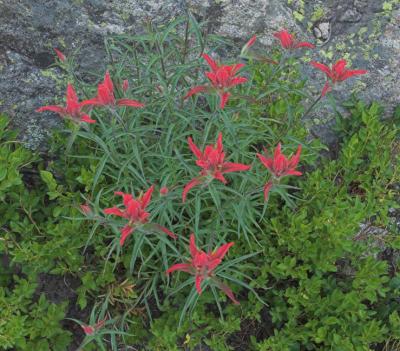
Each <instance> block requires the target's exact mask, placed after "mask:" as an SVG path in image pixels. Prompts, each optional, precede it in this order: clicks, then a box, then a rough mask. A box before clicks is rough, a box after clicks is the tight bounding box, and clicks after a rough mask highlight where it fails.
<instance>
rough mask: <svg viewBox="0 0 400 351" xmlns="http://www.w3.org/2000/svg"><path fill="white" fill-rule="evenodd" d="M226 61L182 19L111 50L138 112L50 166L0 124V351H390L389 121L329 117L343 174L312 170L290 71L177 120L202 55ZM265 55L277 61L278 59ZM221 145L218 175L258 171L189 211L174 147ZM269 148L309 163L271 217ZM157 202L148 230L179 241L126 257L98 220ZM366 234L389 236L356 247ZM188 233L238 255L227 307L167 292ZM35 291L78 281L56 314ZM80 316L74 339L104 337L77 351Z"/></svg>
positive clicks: (315, 144) (316, 156)
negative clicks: (126, 205)
mask: <svg viewBox="0 0 400 351" xmlns="http://www.w3.org/2000/svg"><path fill="white" fill-rule="evenodd" d="M181 29H182V30H181ZM227 46H229V43H226V42H224V41H223V40H222V39H220V38H218V37H214V36H205V35H204V33H203V31H202V27H201V26H199V25H198V24H197V23H196V22H195V21H194V19H192V18H190V19H189V20H187V19H179V20H177V21H176V22H174V23H172V24H170V25H168V26H166V27H164V28H161V29H157V28H154V27H152V26H151V25H149V27H148V28H147V34H146V35H142V36H136V37H132V36H127V35H122V36H119V37H114V38H111V39H110V40H109V42H108V46H107V48H108V53H109V56H110V58H111V61H112V63H111V64H110V66H109V69H110V71H111V74H112V77H113V78H114V83H115V85H116V87H117V89H118V90H119V91H118V94H121V96H122V91H121V89H120V88H118V87H119V85H118V84H120V83H122V80H123V79H126V78H129V80H130V86H131V88H130V90H129V92H128V95H129V96H132V97H133V98H135V99H138V100H140V101H144V102H146V108H145V109H143V110H131V109H126V110H125V109H120V110H118V111H117V110H107V109H102V110H95V111H93V113H92V116H94V118H95V119H96V120H97V123H96V125H94V126H91V127H87V128H86V127H85V128H81V129H77V128H76V127H75V126H73V125H71V124H70V123H69V121H67V123H66V124H67V127H69V128H67V129H66V130H65V131H59V132H56V133H55V134H54V136H53V140H52V142H51V145H50V149H49V151H48V153H47V154H46V155H38V154H33V153H31V152H29V151H27V150H25V149H24V148H23V147H22V146H21V145H20V144H19V143H18V142H15V139H16V135H15V133H13V132H11V131H10V130H9V129H8V128H7V118H6V117H4V116H3V117H1V118H0V142H1V144H0V159H1V162H0V200H1V202H0V212H1V214H2V216H1V217H0V222H1V228H2V233H1V236H0V253H1V257H2V261H3V264H1V265H0V283H1V285H0V310H1V319H0V349H4V350H11V349H15V350H22V351H23V350H38V351H41V350H43V351H45V350H67V349H68V345H72V344H71V342H72V339H73V335H75V337H76V338H80V340H79V341H80V342H81V341H82V344H81V346H80V347H81V349H83V350H98V349H104V350H108V349H109V350H117V349H118V348H119V347H122V345H135V346H137V347H138V348H141V349H144V350H194V349H195V347H197V346H198V345H200V344H203V345H208V346H209V347H210V348H211V349H212V350H214V351H223V350H260V351H263V350H264V351H267V350H273V351H275V350H276V351H286V350H288V351H289V350H290V351H292V350H293V351H294V350H338V351H347V350H349V351H350V350H356V351H358V350H360V351H361V350H375V349H378V350H385V348H386V350H391V348H394V349H395V348H396V347H398V345H399V343H400V316H399V312H398V311H399V308H400V300H399V291H400V276H399V273H398V264H399V250H400V236H399V231H398V227H396V224H395V223H393V218H392V217H390V216H389V214H390V213H392V212H393V211H398V202H399V191H398V189H399V180H400V177H399V156H398V154H399V148H400V146H399V139H398V136H399V134H398V131H399V123H398V118H397V117H398V116H397V117H396V116H394V117H393V118H392V119H387V120H385V121H382V120H381V115H382V112H383V109H382V108H381V107H380V106H379V105H378V104H372V105H370V106H368V105H366V104H364V103H362V102H358V101H357V100H356V99H352V100H351V101H349V102H348V103H347V105H346V108H347V110H348V111H349V113H350V115H349V116H347V117H346V118H344V117H343V116H341V115H340V114H339V113H338V112H337V111H335V112H334V113H335V114H336V117H337V133H338V135H339V137H340V145H338V148H337V150H336V151H337V157H336V158H335V159H329V158H327V157H325V156H321V151H322V150H323V149H326V148H325V147H324V146H323V145H322V144H321V143H320V142H319V141H318V140H312V141H311V140H309V138H308V137H307V136H308V130H307V129H306V128H305V126H304V121H303V120H302V119H301V116H302V114H303V112H304V107H303V104H302V102H303V101H304V99H305V98H307V97H308V95H307V93H306V79H304V77H302V75H301V73H300V70H299V65H300V63H299V62H300V61H299V60H297V59H296V58H294V57H292V58H289V59H287V60H286V63H285V64H284V65H282V66H279V68H275V66H271V65H269V64H266V63H262V62H259V61H250V62H248V64H247V68H246V71H245V74H246V75H247V76H248V78H249V83H248V84H246V85H243V86H242V87H240V88H238V89H236V90H235V92H236V94H234V95H236V98H234V96H233V99H232V101H231V102H230V103H229V106H228V107H227V108H226V109H224V110H223V111H221V110H218V109H217V108H216V107H217V99H216V98H215V97H213V96H209V95H204V96H198V97H195V98H194V99H191V100H189V101H185V102H183V100H182V96H184V94H185V92H186V91H187V89H188V88H189V87H190V86H192V85H194V84H195V83H196V82H198V81H199V80H201V79H202V78H201V77H202V75H201V72H202V71H203V69H202V64H201V62H200V60H199V59H198V58H199V54H200V53H201V52H203V51H204V50H206V51H207V52H211V51H219V52H223V50H225V48H226V47H227ZM270 54H271V57H272V58H274V59H277V60H280V59H281V56H280V52H279V51H278V50H277V51H276V52H272V53H270ZM64 68H65V69H66V72H67V76H68V79H69V80H70V81H74V83H75V85H76V86H77V87H79V88H80V91H82V92H83V94H85V95H86V96H91V95H93V93H94V88H93V86H88V85H85V84H84V83H83V82H81V81H76V78H75V77H74V74H73V72H74V70H73V68H72V67H71V66H66V67H64ZM241 97H242V98H241ZM243 97H244V98H243ZM254 101H256V102H254ZM219 131H222V132H223V136H224V148H225V150H226V153H227V155H228V156H229V161H233V162H241V163H245V164H252V170H251V171H249V172H246V173H236V174H232V175H228V177H227V178H229V184H228V185H227V186H224V185H222V184H219V183H212V184H211V185H210V186H209V187H207V188H201V187H197V188H194V189H193V190H192V191H191V192H190V193H189V196H188V201H187V204H185V205H183V204H182V202H181V190H182V187H183V186H184V184H185V183H187V182H188V181H189V180H190V179H191V178H192V177H194V176H196V175H197V173H198V167H196V166H195V164H194V161H193V155H192V154H191V153H190V150H189V149H188V146H187V143H186V139H187V137H188V136H192V137H193V139H194V140H195V142H196V143H197V144H199V145H201V146H204V145H206V144H212V143H214V142H215V139H216V136H217V133H218V132H219ZM279 141H280V142H282V144H283V145H284V152H285V154H290V153H291V152H292V153H293V152H294V151H295V149H296V147H297V145H298V144H302V145H303V153H302V157H301V165H302V171H303V172H304V176H302V177H300V178H296V179H293V178H290V179H287V180H286V179H285V181H284V182H283V183H282V184H281V186H280V187H279V188H276V189H274V191H273V192H272V193H271V197H270V200H269V201H268V203H266V204H265V203H264V202H263V198H262V185H263V184H264V183H265V181H266V180H267V173H266V170H265V169H264V168H263V167H262V166H261V164H259V162H258V161H257V160H256V159H255V153H256V152H260V151H261V150H262V146H266V147H267V148H268V150H271V149H272V148H273V147H274V146H275V145H276V144H277V143H278V142H279ZM322 155H323V154H322ZM151 184H155V185H156V189H157V190H159V189H160V187H161V186H168V187H169V189H170V192H169V193H168V195H167V196H161V195H158V194H155V195H154V197H153V201H152V205H151V208H150V210H151V213H152V218H151V220H152V221H153V222H155V223H160V224H162V225H165V226H166V227H168V228H169V229H171V230H173V231H174V232H175V233H177V234H178V235H179V239H178V240H177V241H176V243H174V242H171V240H169V239H168V238H167V237H165V236H164V235H163V234H159V233H139V232H138V233H134V234H133V235H132V236H131V237H130V238H129V239H128V242H127V246H126V247H125V246H124V248H123V249H122V250H121V249H120V248H119V246H118V244H117V243H118V238H119V229H120V227H121V222H120V221H118V220H116V219H115V218H112V217H105V216H104V215H103V213H102V209H104V208H105V207H111V206H113V205H115V204H116V203H118V201H119V200H118V199H117V198H115V197H114V196H113V193H114V191H118V190H119V191H125V192H134V193H135V194H138V193H139V192H140V191H143V190H145V189H147V188H148V187H149V186H150V185H151ZM82 203H88V204H90V206H91V208H92V213H91V214H90V215H89V216H85V215H84V214H82V213H81V211H80V210H79V205H80V204H82ZM391 211H392V212H391ZM361 223H367V224H369V225H371V226H374V227H377V228H381V229H385V235H374V234H368V232H360V224H361ZM191 232H195V233H196V236H197V241H198V244H199V245H200V246H202V247H204V248H207V245H210V243H212V244H213V247H214V246H216V245H217V244H221V243H224V242H227V241H235V246H234V247H233V248H232V249H231V250H230V253H229V255H228V256H227V257H226V258H225V259H224V264H223V265H222V268H221V270H220V271H219V275H220V277H221V278H223V280H225V281H226V282H227V283H228V284H229V285H230V286H231V287H232V289H233V290H234V292H235V294H236V296H237V297H238V299H239V300H240V302H241V305H240V306H239V307H238V306H234V305H231V304H230V303H229V301H226V298H225V296H224V295H222V294H220V292H218V291H216V290H215V289H212V288H211V287H210V288H206V289H205V291H204V293H203V294H202V295H201V297H200V298H198V297H197V295H196V294H195V292H194V289H193V288H192V285H193V284H192V282H193V280H191V279H190V278H188V276H185V274H179V275H174V276H172V277H171V279H169V278H167V277H166V275H165V270H166V269H167V268H168V267H169V266H170V265H172V264H174V263H176V262H180V261H182V260H184V259H185V257H187V253H186V252H187V243H188V237H189V234H190V233H191ZM380 233H381V232H380ZM211 238H212V239H211ZM43 274H46V276H47V277H49V276H50V277H53V278H54V279H65V277H70V278H71V279H74V280H76V281H78V282H79V284H78V286H77V287H76V288H75V289H74V297H73V298H72V299H71V298H68V297H65V299H64V300H63V299H62V298H60V299H59V301H51V298H49V296H50V295H49V291H46V289H43V288H39V289H38V282H40V281H41V280H43V279H44V278H43V277H44V275H43ZM77 310H80V316H86V317H87V318H86V320H82V321H81V322H79V323H85V324H93V323H95V322H96V321H97V320H98V319H99V318H100V317H101V318H104V317H106V318H107V320H108V322H107V326H106V328H105V331H104V333H103V334H101V335H100V336H99V337H96V338H86V339H84V340H83V333H82V332H80V331H79V327H78V329H77V328H73V327H72V325H73V324H72V323H69V322H68V321H67V320H65V319H64V318H65V317H70V318H75V319H80V317H79V318H78V316H76V315H74V314H73V313H76V311H77ZM90 311H92V313H90ZM71 347H75V348H76V347H77V345H76V344H75V346H70V349H75V348H71Z"/></svg>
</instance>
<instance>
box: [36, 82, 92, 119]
mask: <svg viewBox="0 0 400 351" xmlns="http://www.w3.org/2000/svg"><path fill="white" fill-rule="evenodd" d="M82 106H83V103H82V102H81V103H80V102H79V100H78V97H77V95H76V92H75V89H74V87H73V86H72V84H68V87H67V96H66V106H65V107H63V106H58V105H48V106H42V107H39V108H38V109H37V110H36V112H43V111H52V112H55V113H58V114H59V115H60V116H61V117H68V118H70V119H72V120H73V121H75V122H78V123H80V122H86V123H95V122H96V121H95V120H93V119H91V118H90V116H89V115H88V114H86V113H84V112H83V111H82Z"/></svg>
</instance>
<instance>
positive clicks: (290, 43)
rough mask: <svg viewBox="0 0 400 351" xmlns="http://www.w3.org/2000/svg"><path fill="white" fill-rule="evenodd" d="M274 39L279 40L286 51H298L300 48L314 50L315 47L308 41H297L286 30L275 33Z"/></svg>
mask: <svg viewBox="0 0 400 351" xmlns="http://www.w3.org/2000/svg"><path fill="white" fill-rule="evenodd" d="M274 37H275V38H277V39H279V41H280V42H281V46H282V47H283V48H284V49H288V50H290V49H298V48H310V49H314V48H315V45H313V44H311V43H308V42H306V41H301V42H299V41H297V40H296V39H295V38H294V36H293V35H292V34H290V33H289V32H288V31H287V30H286V29H283V30H281V31H279V32H276V33H274Z"/></svg>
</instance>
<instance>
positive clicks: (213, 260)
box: [166, 234, 239, 304]
mask: <svg viewBox="0 0 400 351" xmlns="http://www.w3.org/2000/svg"><path fill="white" fill-rule="evenodd" d="M233 244H234V243H233V242H230V243H227V244H224V245H222V246H220V247H219V248H218V249H216V250H214V251H213V252H208V253H206V252H204V251H202V250H200V249H199V248H197V247H196V242H195V236H194V234H191V235H190V245H189V250H190V255H191V259H190V260H188V262H187V263H177V264H175V265H173V266H171V267H170V268H168V270H167V272H166V273H167V274H170V273H172V272H175V271H182V272H186V273H189V274H192V275H194V276H195V287H196V290H197V292H198V294H199V295H200V294H201V293H202V288H201V283H202V282H203V281H204V280H206V279H208V278H210V279H211V280H212V281H213V282H214V283H215V284H216V286H217V287H219V288H220V289H221V290H222V291H223V292H224V293H225V294H226V295H227V296H228V297H229V298H230V299H231V300H232V301H233V303H234V304H239V302H238V301H237V300H236V299H235V296H234V295H233V292H232V290H231V289H230V288H229V287H228V286H227V285H225V284H223V283H222V282H220V281H219V280H218V279H217V278H216V277H215V274H214V271H215V269H216V268H217V266H218V265H219V264H220V263H221V262H222V259H223V258H224V256H225V255H226V254H227V252H228V250H229V249H230V248H231V246H232V245H233Z"/></svg>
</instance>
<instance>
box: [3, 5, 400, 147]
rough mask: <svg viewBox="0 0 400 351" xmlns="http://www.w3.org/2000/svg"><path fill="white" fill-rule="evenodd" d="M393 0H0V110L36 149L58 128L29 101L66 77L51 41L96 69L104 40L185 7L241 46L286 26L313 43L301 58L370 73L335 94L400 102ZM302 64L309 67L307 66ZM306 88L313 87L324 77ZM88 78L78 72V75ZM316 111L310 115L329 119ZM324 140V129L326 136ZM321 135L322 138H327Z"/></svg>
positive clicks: (61, 85) (102, 60)
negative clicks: (341, 63) (343, 61)
mask: <svg viewBox="0 0 400 351" xmlns="http://www.w3.org/2000/svg"><path fill="white" fill-rule="evenodd" d="M399 2H400V1H399V0H386V1H383V0H324V1H320V0H315V1H314V0H313V1H305V0H186V1H185V0H163V1H159V0H113V1H110V0H69V1H65V0H0V112H6V113H7V114H8V115H10V116H11V118H12V121H13V124H14V126H15V127H17V128H19V129H20V130H22V138H23V140H24V141H25V142H26V143H27V145H28V146H29V147H31V148H37V147H39V146H40V145H41V144H42V142H43V141H45V139H46V136H47V135H48V133H49V129H50V128H52V127H54V126H57V125H58V123H59V119H58V118H57V117H56V116H55V115H53V114H47V113H44V114H39V113H35V112H34V110H35V108H37V107H38V106H41V105H43V104H48V103H54V98H55V95H56V96H57V97H59V98H60V101H61V98H62V97H63V95H64V89H65V85H66V84H65V82H62V81H61V82H60V79H61V78H60V77H61V75H60V73H61V72H59V71H58V70H57V69H56V68H54V67H52V64H53V63H54V59H55V55H54V52H53V50H52V48H58V49H60V50H62V51H63V52H64V53H65V54H66V55H74V57H75V58H76V61H77V63H78V65H79V70H78V72H77V74H78V75H79V74H81V73H82V72H88V71H99V72H100V71H102V70H104V66H105V65H106V64H107V62H106V55H105V50H104V37H105V36H107V35H110V34H119V33H135V32H140V31H142V30H143V22H144V20H146V19H152V20H153V21H154V22H155V23H160V22H165V21H168V19H171V18H174V17H176V16H179V15H182V14H185V13H187V12H188V11H190V12H191V13H193V14H194V15H195V16H196V17H198V18H199V19H202V20H204V19H206V20H208V21H209V24H208V28H209V30H210V31H212V32H214V33H217V34H220V35H223V36H226V37H229V38H231V39H234V40H237V42H238V43H240V44H242V43H243V42H244V41H245V40H247V39H248V38H249V37H250V36H251V35H253V34H257V35H258V37H259V39H260V42H261V43H262V44H263V45H265V46H266V47H268V46H269V45H271V43H272V38H273V37H272V35H271V34H272V32H274V31H276V30H279V29H281V28H282V27H285V28H288V29H289V30H292V31H294V32H296V33H298V36H299V37H300V38H302V39H306V40H311V41H314V42H315V43H316V44H317V46H319V48H318V50H315V51H313V52H309V53H307V55H309V56H306V60H310V59H316V60H319V61H321V62H324V63H331V62H333V61H335V60H336V59H338V58H340V57H345V58H346V59H348V60H349V61H350V62H351V64H352V65H353V67H356V68H365V69H368V70H369V72H370V73H369V74H368V76H365V77H362V78H361V79H359V80H357V82H356V83H354V82H353V83H345V84H343V85H342V87H341V88H340V90H339V91H337V92H335V94H336V96H337V98H338V99H339V100H340V99H342V100H343V99H344V98H345V97H346V96H348V95H349V91H348V87H349V86H351V87H352V89H353V90H355V91H357V92H359V93H360V94H361V96H362V97H364V98H366V99H368V100H381V101H385V103H386V105H387V106H388V107H389V110H388V111H389V112H390V108H393V107H394V106H396V105H397V104H399V103H400V97H399V96H400V94H399V90H398V85H397V84H396V82H398V81H399V78H400V68H399V65H398V63H399V62H400V10H399V7H400V6H399V5H400V4H399ZM307 70H308V69H307ZM307 73H308V74H313V75H315V77H317V80H316V83H315V84H316V85H315V87H314V88H313V89H314V90H315V92H316V93H317V92H318V89H320V88H321V87H322V85H323V77H322V75H321V74H320V73H319V72H315V71H314V70H311V69H310V70H309V71H307ZM85 79H87V76H85ZM324 115H326V114H325V113H320V114H318V113H317V115H316V116H315V117H316V118H314V119H313V121H314V122H315V123H317V124H318V123H319V124H320V125H326V124H328V125H329V121H327V120H324V119H323V117H322V116H324ZM326 138H329V136H326ZM327 141H328V142H329V140H327Z"/></svg>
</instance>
